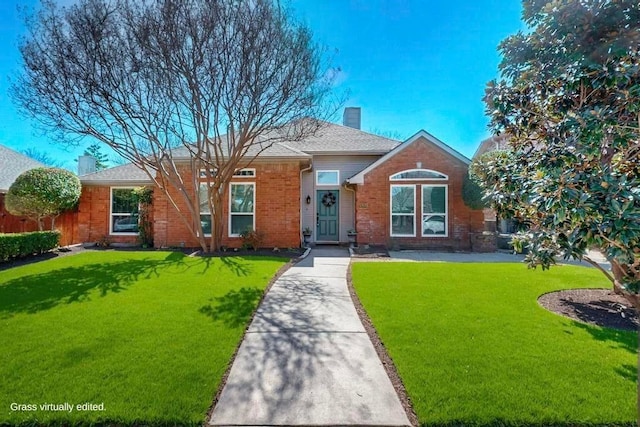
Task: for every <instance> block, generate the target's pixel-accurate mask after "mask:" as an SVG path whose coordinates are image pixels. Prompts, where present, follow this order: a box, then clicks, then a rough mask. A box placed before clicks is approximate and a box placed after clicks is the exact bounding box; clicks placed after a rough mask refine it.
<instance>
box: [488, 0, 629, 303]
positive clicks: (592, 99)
mask: <svg viewBox="0 0 640 427" xmlns="http://www.w3.org/2000/svg"><path fill="white" fill-rule="evenodd" d="M523 4H524V11H525V13H524V16H525V20H526V23H527V25H528V26H529V31H527V32H520V33H518V34H516V35H514V36H511V37H509V38H507V39H506V40H504V41H503V42H502V44H501V45H500V50H501V52H502V55H503V61H502V63H501V65H500V70H501V80H499V81H494V82H490V83H489V85H488V87H487V91H486V98H485V102H486V105H487V112H488V114H489V115H490V116H491V120H492V126H493V128H494V130H495V131H496V132H504V133H505V134H506V135H507V136H508V137H509V144H510V149H511V154H510V156H511V157H512V161H509V162H493V163H492V164H490V165H489V166H490V167H489V170H487V171H486V173H485V178H487V179H486V180H485V181H484V182H483V185H484V187H485V190H486V191H487V195H488V198H489V199H490V200H491V202H492V206H493V207H494V208H495V209H496V210H497V211H498V212H500V213H502V214H503V215H504V216H506V217H513V218H515V219H518V220H520V221H522V222H525V223H527V224H528V225H529V226H530V231H529V232H527V233H525V234H522V235H521V236H519V238H518V239H516V241H515V243H516V246H523V245H526V246H527V247H528V248H529V250H530V252H529V255H528V258H527V260H528V262H529V265H530V266H536V265H541V266H542V267H543V268H547V267H549V266H550V265H551V264H553V263H554V258H555V257H556V256H563V257H566V258H570V257H571V258H581V257H583V255H584V254H585V251H586V250H587V249H589V248H596V249H598V250H599V251H601V252H602V253H603V254H604V255H605V256H606V257H607V259H608V260H609V261H610V262H611V263H612V266H613V268H612V272H613V274H612V275H608V277H609V279H610V280H611V281H612V282H613V283H614V284H615V285H616V287H617V288H619V289H624V290H625V291H627V292H629V293H631V294H635V293H636V292H637V289H638V285H639V284H640V249H639V248H640V166H639V163H638V160H639V158H640V145H639V141H640V129H639V123H640V67H639V64H640V5H639V4H638V2H637V1H630V0H621V1H616V2H605V1H599V0H585V1H579V0H568V1H563V2H557V1H554V2H544V1H539V0H525V1H524V2H523ZM605 274H606V273H605Z"/></svg>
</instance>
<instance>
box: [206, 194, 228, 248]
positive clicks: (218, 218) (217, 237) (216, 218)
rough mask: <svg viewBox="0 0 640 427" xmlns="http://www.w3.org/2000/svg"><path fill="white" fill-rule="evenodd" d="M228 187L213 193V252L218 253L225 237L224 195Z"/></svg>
mask: <svg viewBox="0 0 640 427" xmlns="http://www.w3.org/2000/svg"><path fill="white" fill-rule="evenodd" d="M225 189H226V185H224V184H221V185H220V187H219V188H214V189H213V191H212V195H211V197H212V200H211V201H212V202H213V203H212V204H213V212H211V247H210V250H211V252H214V251H217V250H219V249H220V247H221V246H222V238H223V235H224V193H225Z"/></svg>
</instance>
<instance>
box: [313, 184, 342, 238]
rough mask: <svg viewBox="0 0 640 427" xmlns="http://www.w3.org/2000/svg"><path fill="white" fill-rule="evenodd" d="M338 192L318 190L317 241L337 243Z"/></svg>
mask: <svg viewBox="0 0 640 427" xmlns="http://www.w3.org/2000/svg"><path fill="white" fill-rule="evenodd" d="M339 202H340V192H339V191H338V190H318V191H317V196H316V206H317V211H316V240H318V241H321V242H337V241H338V240H339V239H338V205H339Z"/></svg>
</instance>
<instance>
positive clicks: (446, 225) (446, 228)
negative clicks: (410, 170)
mask: <svg viewBox="0 0 640 427" xmlns="http://www.w3.org/2000/svg"><path fill="white" fill-rule="evenodd" d="M427 187H444V209H445V212H444V213H440V212H429V213H425V212H423V209H424V188H427ZM425 216H444V234H425V233H424V227H423V225H422V224H423V223H424V217H425ZM420 235H421V236H422V237H426V238H443V237H449V185H447V184H422V185H421V186H420Z"/></svg>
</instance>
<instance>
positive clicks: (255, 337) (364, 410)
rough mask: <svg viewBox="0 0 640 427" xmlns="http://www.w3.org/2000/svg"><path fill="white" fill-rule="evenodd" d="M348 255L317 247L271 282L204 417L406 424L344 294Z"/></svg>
mask: <svg viewBox="0 0 640 427" xmlns="http://www.w3.org/2000/svg"><path fill="white" fill-rule="evenodd" d="M349 261H350V260H349V254H348V252H347V250H346V249H344V248H316V249H313V250H312V251H311V254H310V255H309V256H308V257H307V258H306V259H304V260H303V261H301V262H300V263H298V264H296V265H295V266H293V267H292V268H290V269H289V270H288V271H287V272H286V273H285V274H283V275H282V276H281V277H280V278H279V279H278V280H277V281H276V282H275V283H274V285H273V286H272V288H271V290H270V291H269V292H268V293H267V295H266V297H265V299H264V300H263V302H262V304H261V305H260V307H259V308H258V311H257V313H256V316H255V318H254V320H253V322H252V323H251V325H250V327H249V330H248V332H247V334H246V336H245V339H244V341H243V342H242V344H241V346H240V349H239V351H238V355H237V356H236V359H235V361H234V363H233V366H232V367H231V372H230V374H229V378H228V379H227V383H226V385H225V387H224V389H223V390H222V393H221V396H220V400H219V401H218V404H217V405H216V407H215V408H214V411H213V415H212V417H211V420H210V421H209V425H216V426H220V425H233V426H238V425H247V426H256V425H264V426H273V425H315V426H320V425H387V426H400V425H403V426H408V425H410V424H409V420H408V419H407V416H406V414H405V412H404V410H403V408H402V405H401V404H400V401H399V399H398V396H397V395H396V392H395V390H394V388H393V386H392V385H391V381H390V380H389V378H388V377H387V374H386V372H385V370H384V367H383V366H382V363H381V362H380V360H379V359H378V356H377V354H376V352H375V349H374V347H373V345H372V344H371V341H370V340H369V337H368V335H367V333H366V332H365V329H364V327H363V326H362V323H361V322H360V319H359V318H358V314H357V313H356V310H355V308H354V306H353V303H352V301H351V297H350V295H349V291H348V289H347V282H346V273H347V268H348V266H349Z"/></svg>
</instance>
